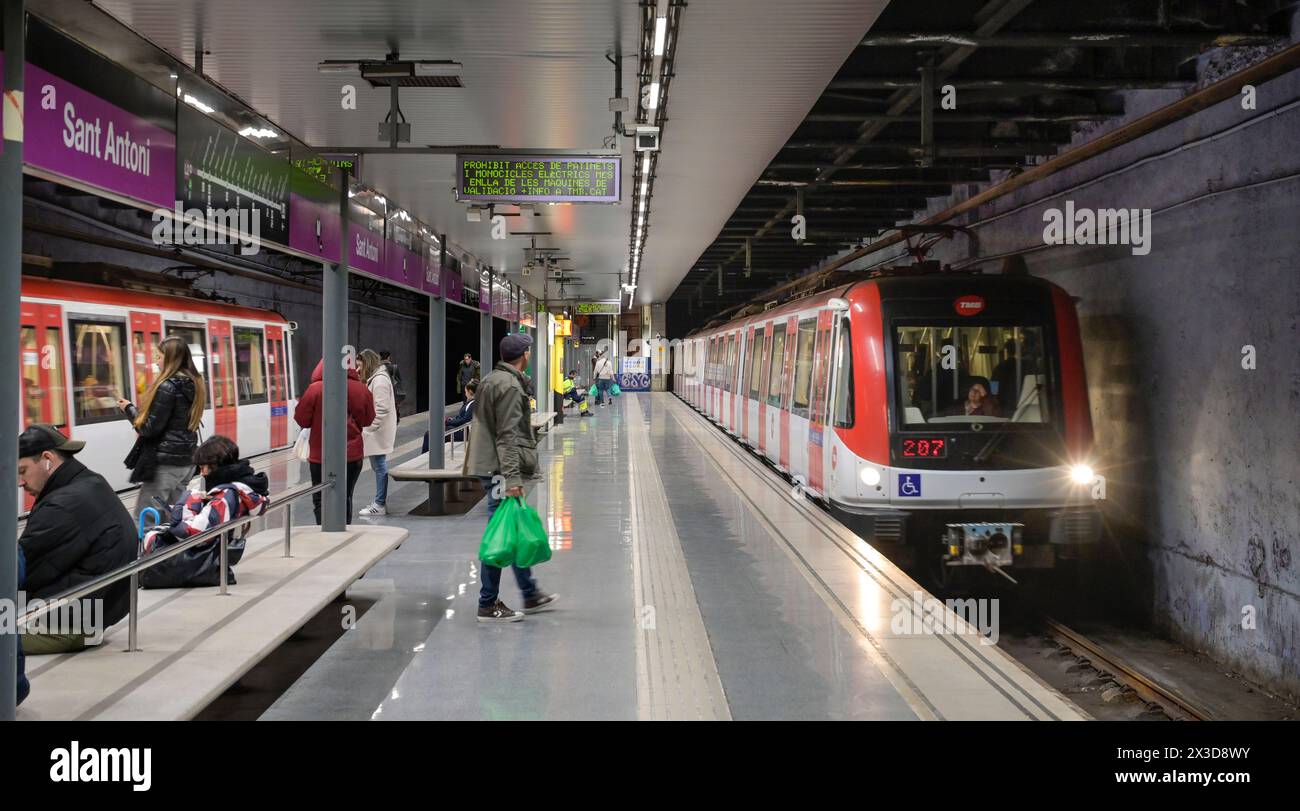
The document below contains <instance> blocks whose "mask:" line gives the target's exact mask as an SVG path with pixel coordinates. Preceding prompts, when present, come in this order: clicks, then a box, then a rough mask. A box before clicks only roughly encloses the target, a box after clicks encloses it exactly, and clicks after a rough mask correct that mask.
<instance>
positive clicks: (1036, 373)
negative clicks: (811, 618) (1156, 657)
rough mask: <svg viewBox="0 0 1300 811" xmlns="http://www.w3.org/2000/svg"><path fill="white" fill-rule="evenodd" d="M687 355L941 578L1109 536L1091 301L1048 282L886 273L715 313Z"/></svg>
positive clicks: (841, 499) (829, 486)
mask: <svg viewBox="0 0 1300 811" xmlns="http://www.w3.org/2000/svg"><path fill="white" fill-rule="evenodd" d="M673 360H674V367H673V368H674V370H675V371H674V386H675V391H676V392H677V393H678V395H679V396H681V397H682V398H683V399H684V400H685V401H686V402H688V403H689V404H691V405H692V406H693V407H695V408H696V409H698V410H699V411H701V412H702V413H703V414H705V415H706V416H707V417H708V418H709V419H710V420H712V421H713V422H715V423H717V425H718V426H720V427H721V428H722V429H724V430H725V431H727V432H728V433H730V434H732V435H733V436H734V437H735V438H736V439H737V440H739V441H740V442H742V443H744V444H745V445H747V446H749V447H750V448H751V449H752V450H754V451H755V452H757V453H758V454H760V455H762V456H763V457H766V459H768V460H769V461H770V462H771V464H772V465H774V466H775V467H776V468H777V469H779V470H780V471H782V472H783V473H785V474H787V475H788V476H790V477H791V478H792V479H794V480H795V481H797V482H798V483H800V484H801V485H802V486H803V488H804V490H805V492H806V493H807V494H808V495H810V496H812V497H814V498H817V499H819V500H821V501H823V502H824V503H826V504H827V505H828V506H830V507H831V509H832V511H833V512H835V513H836V515H837V516H838V517H839V518H840V519H841V520H842V521H844V522H845V523H846V524H847V525H849V526H850V527H851V528H853V529H854V530H855V531H857V532H858V533H859V534H861V535H862V536H863V537H864V538H867V539H870V540H873V541H874V542H876V543H879V544H881V545H882V546H883V547H884V548H886V549H889V550H891V552H895V553H902V554H905V555H909V556H910V557H911V559H912V560H914V561H917V562H923V563H929V562H938V563H939V564H941V565H939V566H937V568H936V571H937V572H938V576H939V577H940V578H941V579H946V577H947V576H948V574H949V573H950V572H952V571H953V569H952V567H956V566H985V567H989V568H992V569H997V570H999V571H1003V572H1004V573H1005V571H1006V570H1007V569H1009V568H1012V567H1019V568H1046V567H1051V566H1053V565H1055V563H1056V561H1057V559H1058V558H1061V557H1071V556H1073V555H1075V554H1077V552H1078V551H1079V549H1078V548H1079V547H1080V546H1082V545H1089V544H1094V543H1095V542H1096V541H1097V540H1098V539H1099V537H1100V529H1101V522H1100V516H1099V513H1098V510H1097V509H1096V502H1095V500H1094V498H1095V495H1096V493H1095V492H1094V483H1095V475H1094V473H1093V470H1092V467H1091V465H1092V464H1093V460H1092V459H1091V457H1090V455H1091V452H1092V422H1091V418H1090V415H1089V407H1088V394H1087V387H1086V383H1085V380H1084V367H1083V349H1082V345H1081V342H1080V337H1079V325H1078V317H1077V315H1076V313H1075V308H1074V303H1073V301H1072V299H1071V298H1070V296H1069V295H1068V294H1066V292H1065V291H1064V290H1062V289H1061V288H1060V287H1057V286H1056V285H1054V284H1051V283H1049V282H1047V281H1044V280H1042V279H1037V278H1033V277H1027V276H994V275H980V274H955V273H944V274H939V273H932V274H929V275H925V274H917V273H909V274H905V275H882V276H878V277H875V278H870V279H865V280H862V281H858V282H855V283H851V284H846V285H844V286H842V287H838V288H836V289H833V290H827V291H825V292H822V293H818V294H814V295H810V296H807V297H806V298H802V299H798V300H795V301H791V302H788V303H786V304H784V305H781V306H778V307H775V308H773V309H770V310H767V311H764V312H761V313H756V314H752V315H748V316H745V317H739V318H736V319H734V320H732V321H729V322H727V323H725V324H721V325H717V326H711V327H709V328H707V329H705V330H703V331H700V332H698V333H696V334H692V335H690V336H689V337H688V338H686V339H685V340H683V341H682V342H681V343H680V344H679V345H678V346H677V347H676V348H675V357H674V359H673Z"/></svg>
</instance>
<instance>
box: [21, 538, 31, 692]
mask: <svg viewBox="0 0 1300 811" xmlns="http://www.w3.org/2000/svg"><path fill="white" fill-rule="evenodd" d="M26 585H27V559H26V558H24V557H23V548H22V547H21V546H20V547H18V589H19V591H21V590H22V589H23V587H24V586H26ZM31 691H32V684H31V682H29V681H27V657H26V656H24V655H23V646H22V644H21V643H20V644H19V645H18V703H19V704H21V703H23V699H24V698H27V694H28V693H30V692H31Z"/></svg>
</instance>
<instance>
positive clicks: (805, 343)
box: [791, 318, 817, 417]
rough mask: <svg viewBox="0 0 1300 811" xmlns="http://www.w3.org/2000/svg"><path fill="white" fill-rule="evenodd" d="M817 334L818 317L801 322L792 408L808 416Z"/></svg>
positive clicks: (795, 363) (796, 353)
mask: <svg viewBox="0 0 1300 811" xmlns="http://www.w3.org/2000/svg"><path fill="white" fill-rule="evenodd" d="M816 335H817V319H815V318H806V319H804V320H803V321H800V322H799V337H798V342H797V343H796V344H795V356H794V398H793V402H792V404H791V405H792V410H793V411H794V413H796V414H799V415H800V416H803V417H806V416H808V402H809V400H810V399H811V394H812V367H813V339H814V338H815V337H816Z"/></svg>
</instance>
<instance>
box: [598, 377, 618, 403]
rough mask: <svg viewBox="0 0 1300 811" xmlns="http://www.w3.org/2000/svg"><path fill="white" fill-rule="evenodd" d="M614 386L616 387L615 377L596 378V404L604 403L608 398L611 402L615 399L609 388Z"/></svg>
mask: <svg viewBox="0 0 1300 811" xmlns="http://www.w3.org/2000/svg"><path fill="white" fill-rule="evenodd" d="M613 387H614V378H612V377H606V378H598V379H597V380H596V404H597V405H602V404H604V402H605V401H606V400H610V401H611V402H612V401H613V399H614V398H613V396H612V395H611V394H610V393H609V390H610V389H612V388H613Z"/></svg>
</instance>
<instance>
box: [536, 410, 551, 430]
mask: <svg viewBox="0 0 1300 811" xmlns="http://www.w3.org/2000/svg"><path fill="white" fill-rule="evenodd" d="M532 423H533V430H534V431H537V432H538V433H541V432H542V431H546V430H549V429H550V427H551V426H552V425H554V424H555V412H554V411H540V412H538V413H536V414H533V416H532Z"/></svg>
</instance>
